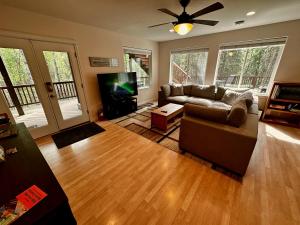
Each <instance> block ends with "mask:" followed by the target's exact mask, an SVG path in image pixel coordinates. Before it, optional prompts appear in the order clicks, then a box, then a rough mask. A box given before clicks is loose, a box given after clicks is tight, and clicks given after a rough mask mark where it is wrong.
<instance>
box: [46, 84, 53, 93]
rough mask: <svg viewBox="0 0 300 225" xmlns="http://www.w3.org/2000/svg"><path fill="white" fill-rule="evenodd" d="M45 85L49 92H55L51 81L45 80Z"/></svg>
mask: <svg viewBox="0 0 300 225" xmlns="http://www.w3.org/2000/svg"><path fill="white" fill-rule="evenodd" d="M45 86H46V89H47V91H48V92H53V86H52V83H51V82H45Z"/></svg>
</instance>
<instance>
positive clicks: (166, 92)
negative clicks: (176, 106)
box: [160, 84, 171, 98]
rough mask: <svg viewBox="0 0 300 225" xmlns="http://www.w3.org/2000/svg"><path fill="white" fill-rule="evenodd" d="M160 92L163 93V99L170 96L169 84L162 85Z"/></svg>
mask: <svg viewBox="0 0 300 225" xmlns="http://www.w3.org/2000/svg"><path fill="white" fill-rule="evenodd" d="M160 89H161V91H162V92H163V93H164V95H165V97H166V98H167V97H169V96H170V95H171V87H170V85H169V84H164V85H162V86H161V87H160Z"/></svg>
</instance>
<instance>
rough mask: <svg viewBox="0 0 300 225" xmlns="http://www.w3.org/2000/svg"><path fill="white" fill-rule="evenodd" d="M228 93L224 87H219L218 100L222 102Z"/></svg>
mask: <svg viewBox="0 0 300 225" xmlns="http://www.w3.org/2000/svg"><path fill="white" fill-rule="evenodd" d="M225 92H226V89H225V88H223V87H217V93H216V98H215V99H216V100H221V99H222V98H223V96H224V94H225Z"/></svg>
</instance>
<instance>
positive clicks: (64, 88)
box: [0, 37, 89, 138]
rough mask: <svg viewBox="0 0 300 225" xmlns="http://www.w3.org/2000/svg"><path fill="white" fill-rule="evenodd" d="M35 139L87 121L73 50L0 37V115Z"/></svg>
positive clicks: (40, 42) (39, 42) (48, 43)
mask: <svg viewBox="0 0 300 225" xmlns="http://www.w3.org/2000/svg"><path fill="white" fill-rule="evenodd" d="M3 112H6V113H8V114H9V115H10V117H11V118H12V120H14V121H15V122H16V123H21V122H24V123H25V125H26V127H27V128H28V129H29V130H30V132H31V134H32V136H33V137H34V138H37V137H41V136H45V135H48V134H51V133H54V132H57V131H59V130H62V129H65V128H68V127H71V126H74V125H77V124H80V123H83V122H86V121H88V120H89V117H88V113H87V107H86V102H85V98H84V93H83V86H82V82H81V77H80V73H79V68H78V64H77V59H76V57H75V47H74V45H72V44H62V43H53V42H43V41H32V40H27V39H19V38H11V37H0V113H3Z"/></svg>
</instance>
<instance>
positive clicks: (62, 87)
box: [0, 81, 77, 108]
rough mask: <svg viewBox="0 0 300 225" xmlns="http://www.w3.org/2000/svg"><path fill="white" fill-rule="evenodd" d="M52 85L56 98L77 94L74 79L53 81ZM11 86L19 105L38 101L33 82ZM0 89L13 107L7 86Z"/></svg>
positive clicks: (71, 96) (65, 97)
mask: <svg viewBox="0 0 300 225" xmlns="http://www.w3.org/2000/svg"><path fill="white" fill-rule="evenodd" d="M53 87H54V90H55V93H56V96H57V98H58V99H67V98H73V97H76V96H77V92H76V87H75V83H74V81H64V82H53ZM13 88H14V92H15V93H16V95H17V97H18V101H19V103H20V106H26V105H32V104H37V103H40V101H39V98H38V95H37V92H36V88H35V85H34V84H26V85H15V86H13ZM0 91H1V92H2V94H3V96H4V98H5V100H6V102H7V104H8V106H9V107H10V108H13V107H15V104H14V102H13V101H12V99H11V96H10V95H9V92H8V88H7V87H0Z"/></svg>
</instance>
